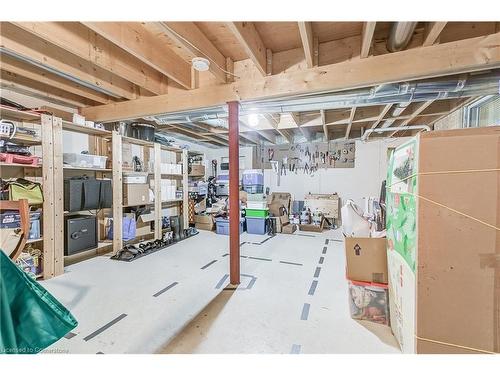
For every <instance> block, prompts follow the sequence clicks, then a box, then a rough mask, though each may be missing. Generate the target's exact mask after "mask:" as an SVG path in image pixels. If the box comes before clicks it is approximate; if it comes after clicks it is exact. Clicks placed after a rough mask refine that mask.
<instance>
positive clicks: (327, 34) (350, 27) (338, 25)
mask: <svg viewBox="0 0 500 375" xmlns="http://www.w3.org/2000/svg"><path fill="white" fill-rule="evenodd" d="M362 31H363V22H313V33H314V36H317V37H318V39H319V42H320V43H322V42H328V41H330V40H338V39H343V38H348V37H350V36H356V35H361V33H362Z"/></svg>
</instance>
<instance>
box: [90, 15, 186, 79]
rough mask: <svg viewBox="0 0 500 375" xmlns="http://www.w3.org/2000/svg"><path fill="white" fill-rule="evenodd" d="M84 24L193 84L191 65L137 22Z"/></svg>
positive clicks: (170, 75) (155, 65)
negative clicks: (165, 46)
mask: <svg viewBox="0 0 500 375" xmlns="http://www.w3.org/2000/svg"><path fill="white" fill-rule="evenodd" d="M83 24H84V25H85V26H87V27H88V28H90V29H91V30H93V31H95V32H96V33H98V34H99V35H101V36H102V37H104V38H106V39H108V40H109V41H111V42H112V43H114V44H115V45H117V46H118V47H120V48H121V49H123V50H125V51H127V52H128V53H130V54H131V55H133V56H134V57H136V58H137V59H139V60H141V61H142V62H144V63H146V64H148V65H149V66H150V67H152V68H153V69H156V70H157V71H159V72H160V73H162V74H164V75H166V76H167V77H168V78H170V79H172V80H173V81H175V82H177V83H178V84H180V85H181V86H183V87H185V88H187V89H191V88H192V87H193V82H192V79H191V78H192V77H191V65H190V64H188V63H187V62H186V61H185V60H183V59H182V58H181V57H180V56H179V55H177V54H175V52H173V51H172V50H171V49H169V48H164V47H163V46H162V45H161V44H160V43H159V41H158V40H157V39H156V38H155V36H154V35H152V34H151V33H150V32H149V31H148V30H146V29H145V28H144V27H143V26H142V25H141V24H140V23H139V22H84V23H83Z"/></svg>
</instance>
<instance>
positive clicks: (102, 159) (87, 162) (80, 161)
mask: <svg viewBox="0 0 500 375" xmlns="http://www.w3.org/2000/svg"><path fill="white" fill-rule="evenodd" d="M106 160H108V157H107V156H100V155H91V154H76V153H64V154H63V162H64V163H66V164H69V165H71V166H72V167H75V168H79V167H83V168H99V169H105V168H106Z"/></svg>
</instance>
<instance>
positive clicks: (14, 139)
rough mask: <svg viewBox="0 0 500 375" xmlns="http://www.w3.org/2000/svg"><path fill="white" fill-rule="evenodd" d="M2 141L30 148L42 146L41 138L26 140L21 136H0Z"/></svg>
mask: <svg viewBox="0 0 500 375" xmlns="http://www.w3.org/2000/svg"><path fill="white" fill-rule="evenodd" d="M0 139H3V140H5V141H9V142H16V143H19V144H22V145H29V146H37V145H41V144H42V140H41V139H40V138H24V137H19V136H14V137H12V138H9V137H6V136H4V135H0Z"/></svg>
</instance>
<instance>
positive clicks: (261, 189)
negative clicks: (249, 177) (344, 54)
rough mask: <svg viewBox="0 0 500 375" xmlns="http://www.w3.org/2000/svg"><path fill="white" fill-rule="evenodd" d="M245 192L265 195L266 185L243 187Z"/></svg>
mask: <svg viewBox="0 0 500 375" xmlns="http://www.w3.org/2000/svg"><path fill="white" fill-rule="evenodd" d="M243 190H244V191H246V192H247V193H249V194H262V193H264V185H243Z"/></svg>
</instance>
